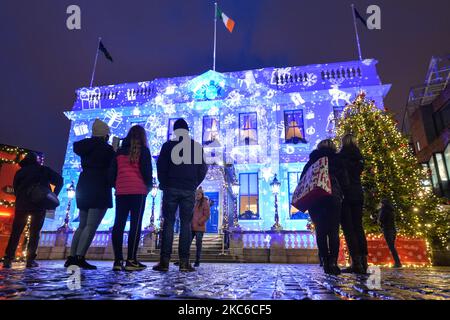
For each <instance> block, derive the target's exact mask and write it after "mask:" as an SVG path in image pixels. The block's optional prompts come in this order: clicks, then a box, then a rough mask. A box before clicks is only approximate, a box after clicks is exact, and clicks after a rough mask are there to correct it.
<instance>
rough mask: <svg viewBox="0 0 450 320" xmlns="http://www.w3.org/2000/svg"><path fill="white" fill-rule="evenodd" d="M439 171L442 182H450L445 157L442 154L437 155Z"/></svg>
mask: <svg viewBox="0 0 450 320" xmlns="http://www.w3.org/2000/svg"><path fill="white" fill-rule="evenodd" d="M436 164H437V171H438V172H439V178H440V179H441V181H442V182H446V181H448V177H447V170H446V168H445V163H444V157H443V155H442V153H436Z"/></svg>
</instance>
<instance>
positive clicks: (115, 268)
mask: <svg viewBox="0 0 450 320" xmlns="http://www.w3.org/2000/svg"><path fill="white" fill-rule="evenodd" d="M112 269H113V271H123V270H124V269H125V268H124V266H123V260H115V261H114V265H113V268H112Z"/></svg>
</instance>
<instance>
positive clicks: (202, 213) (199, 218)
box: [191, 197, 211, 232]
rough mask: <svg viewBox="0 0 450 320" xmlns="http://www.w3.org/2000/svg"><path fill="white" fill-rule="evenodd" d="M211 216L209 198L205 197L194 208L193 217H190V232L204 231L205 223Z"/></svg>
mask: <svg viewBox="0 0 450 320" xmlns="http://www.w3.org/2000/svg"><path fill="white" fill-rule="evenodd" d="M210 215H211V206H210V202H209V198H208V197H205V198H204V199H203V203H202V204H201V205H197V203H196V204H195V206H194V215H193V217H192V224H191V225H192V231H201V232H205V231H206V222H207V221H208V220H209V217H210Z"/></svg>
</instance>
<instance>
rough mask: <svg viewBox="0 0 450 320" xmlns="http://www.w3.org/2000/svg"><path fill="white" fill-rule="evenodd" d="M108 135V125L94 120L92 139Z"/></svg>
mask: <svg viewBox="0 0 450 320" xmlns="http://www.w3.org/2000/svg"><path fill="white" fill-rule="evenodd" d="M109 134H110V131H109V127H108V125H107V124H106V123H105V122H103V121H102V120H99V119H95V121H94V124H93V125H92V136H93V137H106V136H107V135H109Z"/></svg>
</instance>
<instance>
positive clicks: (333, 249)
mask: <svg viewBox="0 0 450 320" xmlns="http://www.w3.org/2000/svg"><path fill="white" fill-rule="evenodd" d="M322 157H327V158H328V168H329V175H330V178H331V189H332V194H331V195H330V196H325V197H323V198H321V199H320V200H318V201H316V203H314V204H313V205H312V206H311V208H309V210H308V212H309V215H310V216H311V220H312V221H313V223H314V226H315V230H316V242H317V247H318V250H319V257H320V260H321V262H322V263H323V269H324V272H325V273H327V274H334V275H338V274H340V269H339V267H338V265H337V260H338V255H339V242H340V240H339V222H340V218H341V204H342V199H343V195H344V191H345V190H346V188H347V186H348V176H347V174H346V171H345V168H344V165H343V163H342V161H341V159H340V157H339V156H338V155H337V154H336V147H335V145H334V143H333V141H331V140H324V141H321V142H320V143H319V144H318V146H317V150H314V151H313V152H312V153H311V154H310V156H309V161H308V162H307V163H306V165H305V167H304V168H303V172H302V174H301V178H302V177H303V176H304V175H305V174H306V172H307V171H308V169H309V168H310V166H311V165H313V164H314V163H315V162H316V161H317V160H319V159H320V158H322Z"/></svg>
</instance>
